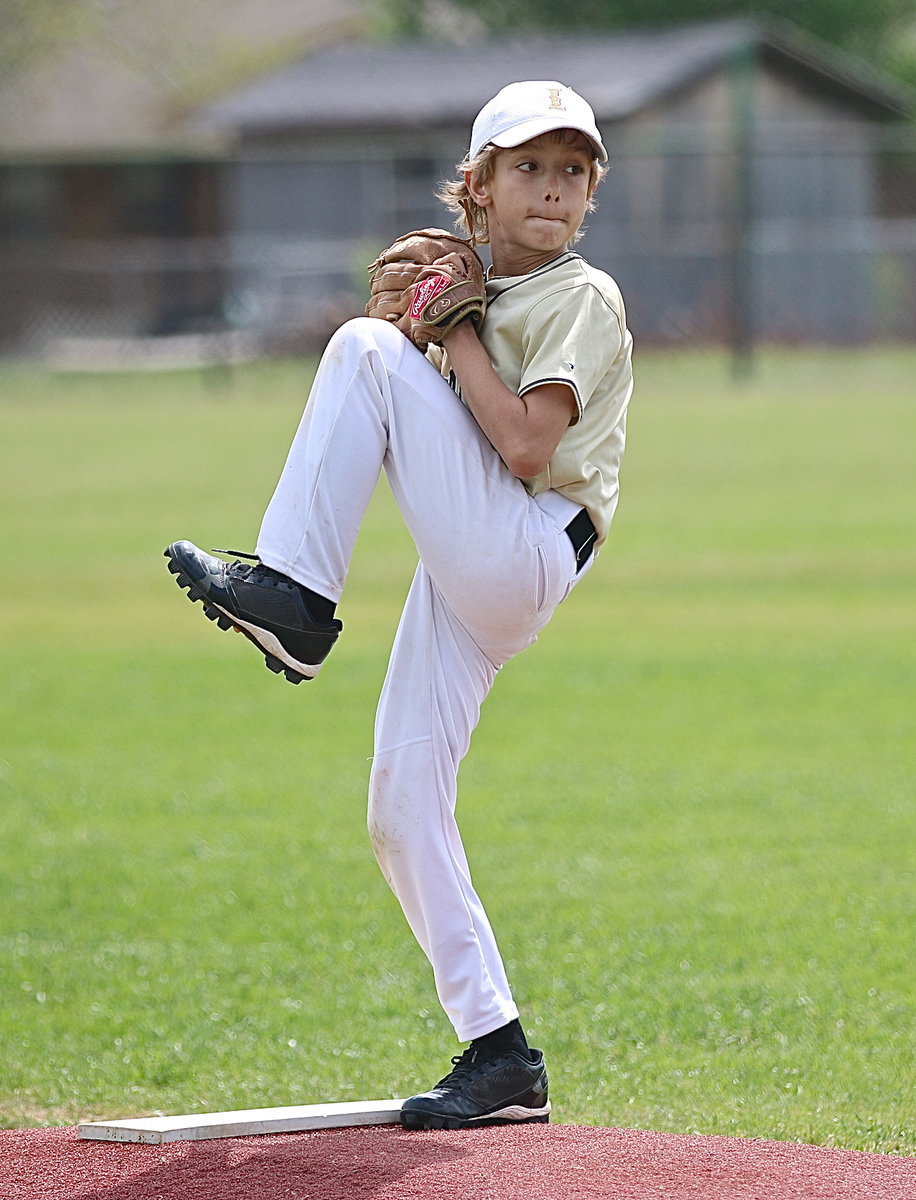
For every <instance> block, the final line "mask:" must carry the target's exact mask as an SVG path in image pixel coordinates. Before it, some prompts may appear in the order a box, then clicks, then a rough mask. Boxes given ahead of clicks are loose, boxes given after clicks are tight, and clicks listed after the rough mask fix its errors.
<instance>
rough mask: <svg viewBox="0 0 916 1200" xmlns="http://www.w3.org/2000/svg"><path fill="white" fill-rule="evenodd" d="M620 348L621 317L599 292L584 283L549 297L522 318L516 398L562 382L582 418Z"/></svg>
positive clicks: (621, 333) (621, 337) (621, 339)
mask: <svg viewBox="0 0 916 1200" xmlns="http://www.w3.org/2000/svg"><path fill="white" fill-rule="evenodd" d="M622 344H623V328H622V321H621V318H620V314H618V313H617V311H616V310H615V308H614V307H613V305H612V304H611V303H610V302H609V300H608V299H607V297H606V296H604V295H602V293H601V292H600V291H599V290H598V288H596V287H594V286H593V285H592V284H590V283H587V284H582V285H579V286H576V287H570V288H563V289H560V290H558V291H556V292H552V293H551V294H550V295H549V296H545V297H544V299H543V300H540V301H539V302H538V303H537V304H535V305H534V307H533V308H532V309H531V311H530V312H529V313H528V315H527V317H526V320H525V324H524V329H523V333H522V372H521V379H520V381H519V387H518V394H519V395H520V396H523V395H524V394H525V392H529V391H531V389H532V388H536V387H540V386H541V385H542V384H545V383H565V384H566V385H567V386H568V387H569V388H570V389H571V391H572V393H573V395H574V396H575V399H576V409H577V414H578V415H577V420H578V419H581V417H582V414H583V412H584V411H585V406H586V405H587V404H588V401H589V399H590V397H591V396H592V394H593V393H594V391H595V388H596V387H597V385H598V383H599V382H600V381H601V379H602V378H603V377H604V375H605V373H606V372H607V369H608V364H609V363H610V362H612V361H613V360H614V359H615V358H616V356H617V354H618V353H619V351H620V348H621V346H622Z"/></svg>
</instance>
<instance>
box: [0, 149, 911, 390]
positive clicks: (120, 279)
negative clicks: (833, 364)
mask: <svg viewBox="0 0 916 1200" xmlns="http://www.w3.org/2000/svg"><path fill="white" fill-rule="evenodd" d="M736 179H738V182H739V184H740V174H738V175H736V171H735V157H734V153H733V152H728V151H720V152H718V153H713V154H710V153H709V150H708V148H707V149H705V150H703V151H702V152H701V151H700V150H698V149H694V148H692V147H691V145H690V143H689V141H688V142H686V143H685V144H683V145H681V146H680V147H675V149H674V152H671V150H670V148H669V150H668V151H667V152H666V153H665V154H660V153H659V152H658V151H657V149H653V150H652V152H651V153H650V152H648V151H647V150H644V149H640V147H638V146H637V147H636V148H635V149H629V150H626V151H625V152H623V153H620V154H619V155H617V156H616V157H615V165H614V168H613V171H612V174H611V178H610V179H609V180H608V181H607V182H606V183H605V184H604V185H603V188H602V191H601V192H600V193H599V196H600V206H599V211H598V213H596V214H595V215H594V216H593V217H590V218H589V222H588V224H589V227H590V229H589V233H588V234H587V235H586V238H585V240H584V241H583V243H582V246H581V248H582V251H583V253H584V254H585V255H586V257H588V258H589V259H590V260H591V261H593V262H594V263H595V265H597V266H600V267H602V268H604V269H606V270H608V271H609V272H610V273H611V274H613V275H614V276H615V278H616V279H617V280H618V282H619V283H620V285H621V288H622V290H623V292H624V295H625V297H626V299H627V307H628V315H629V321H630V325H631V328H632V330H633V333H634V336H635V337H637V338H638V339H639V341H640V343H641V344H643V345H651V344H662V345H675V346H676V345H688V344H689V345H696V344H698V343H700V344H710V345H715V344H719V345H722V344H725V345H732V346H736V347H739V348H740V347H744V348H745V349H748V348H749V347H751V346H753V345H757V344H760V343H764V342H765V343H777V344H790V343H791V344H805V343H826V344H838V345H854V344H865V343H870V342H880V341H897V342H910V341H913V340H914V339H916V305H914V304H913V297H914V295H916V131H914V130H913V129H912V128H911V127H903V128H897V129H894V130H890V131H888V132H887V134H886V136H885V137H884V138H883V140H882V141H881V142H880V144H879V145H878V148H877V149H875V147H874V146H870V147H868V148H867V149H863V147H862V146H861V145H860V146H858V147H849V146H845V147H844V146H843V145H839V144H837V145H829V144H827V145H820V146H818V147H816V148H813V147H812V146H811V145H809V144H804V143H798V144H795V145H793V146H789V147H782V148H780V149H779V150H778V151H773V152H771V153H763V154H757V155H755V158H754V161H753V163H752V169H751V171H750V173H749V174H748V175H747V178H746V180H745V184H746V194H745V196H744V198H743V201H742V197H741V194H740V187H739V188H738V190H737V191H736V183H735V180H736ZM436 183H437V180H434V179H430V180H429V189H430V192H431V191H432V188H433V187H434V186H435V184H436ZM431 205H432V207H431V209H430V214H429V219H430V222H431V223H432V222H434V223H441V221H442V216H441V212H440V213H437V210H436V208H435V206H434V202H431ZM391 232H392V233H394V232H397V231H395V230H392V231H391ZM380 245H381V242H380V243H379V245H373V244H371V243H367V241H366V239H365V237H364V236H363V235H359V236H340V237H334V238H327V237H324V238H320V239H319V238H308V237H295V236H290V235H286V236H283V237H280V236H272V235H270V234H260V235H258V236H253V235H251V236H242V235H237V236H231V237H230V236H209V237H195V238H168V237H149V236H147V237H136V236H134V237H120V238H109V239H107V240H99V239H90V238H80V239H76V238H74V239H69V240H68V239H66V238H56V239H54V240H50V239H42V238H35V237H20V238H13V239H7V240H6V241H5V242H4V244H3V245H2V247H0V355H4V356H6V357H17V358H25V359H32V360H39V361H43V362H46V363H50V364H52V365H55V366H57V367H61V368H67V369H79V368H84V369H100V368H104V367H106V366H107V367H114V368H123V367H125V366H128V367H133V368H142V367H149V368H150V369H153V368H156V367H162V366H175V365H180V364H182V363H192V362H236V361H240V360H242V359H245V358H250V357H254V356H257V355H262V354H279V353H290V352H294V353H296V352H301V351H310V350H317V349H320V348H321V347H322V346H323V345H324V343H325V342H326V340H327V338H328V337H329V336H330V334H331V332H333V330H334V329H335V328H336V327H337V326H338V325H339V324H340V323H341V322H342V321H343V320H346V319H347V318H348V317H350V316H353V315H356V314H358V313H360V312H361V311H362V308H363V305H364V303H365V298H366V295H367V284H366V271H365V264H366V263H367V262H368V261H370V259H371V258H372V257H373V256H374V254H375V253H376V251H377V250H378V249H379V246H380Z"/></svg>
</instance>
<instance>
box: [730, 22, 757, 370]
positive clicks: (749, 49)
mask: <svg viewBox="0 0 916 1200" xmlns="http://www.w3.org/2000/svg"><path fill="white" fill-rule="evenodd" d="M756 58H757V56H756V47H755V46H754V44H753V43H752V42H751V40H750V39H748V40H747V41H746V42H745V43H744V44H743V45H742V46H740V47H739V48H738V49H737V51H736V52H735V54H734V55H733V57H732V61H731V66H730V71H729V81H730V84H731V122H732V128H731V135H732V136H731V142H732V147H731V149H732V161H733V172H732V194H731V204H730V213H729V257H730V267H731V271H730V273H731V301H732V320H731V351H732V376H733V377H734V378H735V379H747V378H749V376H750V375H751V372H752V370H753V365H754V364H753V352H754V262H753V222H754V213H753V151H754V147H753V134H754V68H755V66H756Z"/></svg>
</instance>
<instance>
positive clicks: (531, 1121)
mask: <svg viewBox="0 0 916 1200" xmlns="http://www.w3.org/2000/svg"><path fill="white" fill-rule="evenodd" d="M400 1120H401V1125H402V1127H403V1128H404V1129H483V1128H484V1127H490V1128H492V1127H493V1126H494V1125H547V1124H548V1123H549V1121H550V1117H549V1116H548V1114H547V1113H543V1114H538V1115H537V1116H533V1117H522V1118H518V1119H513V1118H511V1117H478V1118H477V1119H473V1118H468V1119H466V1120H463V1119H461V1118H460V1117H440V1116H435V1115H433V1114H432V1113H419V1112H402V1113H401V1114H400Z"/></svg>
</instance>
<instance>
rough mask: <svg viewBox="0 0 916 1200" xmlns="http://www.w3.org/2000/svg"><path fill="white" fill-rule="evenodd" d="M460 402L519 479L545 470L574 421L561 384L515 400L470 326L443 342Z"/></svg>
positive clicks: (566, 389) (571, 399)
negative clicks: (456, 383)
mask: <svg viewBox="0 0 916 1200" xmlns="http://www.w3.org/2000/svg"><path fill="white" fill-rule="evenodd" d="M443 345H444V346H445V348H446V350H447V351H448V358H449V364H450V366H451V367H452V369H453V370H454V372H455V376H456V378H457V380H458V383H459V385H460V387H461V397H462V399H463V400H464V401H465V403H466V404H467V406H468V408H469V409H470V410H471V412H472V413H473V414H474V417H475V419H476V421H477V424H478V425H479V426H480V428H481V429H482V430H483V432H484V433H485V434H486V436H487V437H488V438H489V440H490V442H491V444H492V446H493V448H494V450H496V452H497V453H498V454H499V456H500V458H501V459H502V460H503V462H504V463H505V464H506V466H507V467H508V468H509V470H510V471H511V472H512V474H513V475H515V476H517V477H518V478H519V479H532V478H534V476H535V475H539V474H540V473H541V471H543V470H544V468H545V467H546V466H547V464H548V462H550V460H551V458H552V457H553V455H554V452H555V450H556V448H557V446H558V445H559V442H560V438H561V437H562V436H563V434H564V432H565V431H566V429H567V427H568V426H569V425H570V423H571V422H572V421H573V420H574V419H575V416H576V398H575V396H574V395H573V392H572V389H571V388H569V387H567V386H566V384H565V383H545V384H541V385H540V386H539V387H535V388H531V390H530V391H527V392H525V394H524V396H517V395H516V394H515V392H513V391H512V390H511V389H510V388H507V387H506V385H505V384H504V383H503V381H502V380H501V379H500V377H499V376H498V375H497V374H496V372H495V371H494V370H493V365H492V363H491V362H490V358H489V355H488V354H487V352H486V350H485V349H484V347H483V345H482V344H481V342H480V339H479V338H478V337H477V332H476V330H475V328H474V326H473V324H472V323H471V322H470V321H462V322H461V324H460V325H456V326H455V328H454V329H452V330H451V332H450V333H449V334H448V335H447V336H446V337H445V338H444V339H443Z"/></svg>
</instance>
